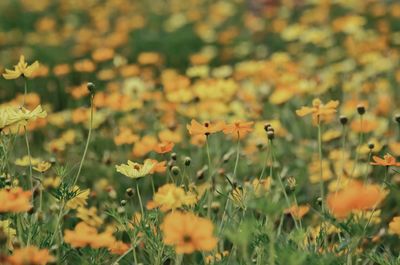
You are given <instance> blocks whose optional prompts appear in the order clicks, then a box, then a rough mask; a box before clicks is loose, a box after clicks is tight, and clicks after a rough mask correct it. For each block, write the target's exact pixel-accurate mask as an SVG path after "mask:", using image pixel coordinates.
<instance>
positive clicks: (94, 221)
mask: <svg viewBox="0 0 400 265" xmlns="http://www.w3.org/2000/svg"><path fill="white" fill-rule="evenodd" d="M77 211H78V213H77V215H76V216H77V217H78V218H80V219H81V220H82V221H84V222H85V223H86V224H88V225H90V226H93V227H99V226H100V225H102V224H103V220H102V219H101V218H100V217H99V216H98V215H97V209H96V207H90V208H84V207H79V208H78V210H77Z"/></svg>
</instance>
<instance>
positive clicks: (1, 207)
mask: <svg viewBox="0 0 400 265" xmlns="http://www.w3.org/2000/svg"><path fill="white" fill-rule="evenodd" d="M31 196H32V193H31V192H30V191H24V190H22V188H20V187H17V188H12V189H1V190H0V202H2V203H1V204H0V213H7V212H12V213H19V212H27V211H29V210H30V209H31V208H32V205H31V203H30V199H31Z"/></svg>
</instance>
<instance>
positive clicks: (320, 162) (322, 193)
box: [318, 121, 325, 212]
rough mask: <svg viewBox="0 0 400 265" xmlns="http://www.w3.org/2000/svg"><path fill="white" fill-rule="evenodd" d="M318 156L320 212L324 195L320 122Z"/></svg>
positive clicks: (323, 203) (323, 202)
mask: <svg viewBox="0 0 400 265" xmlns="http://www.w3.org/2000/svg"><path fill="white" fill-rule="evenodd" d="M318 155H319V189H320V196H321V208H322V212H324V211H325V198H324V197H325V195H324V180H323V168H322V133H321V122H320V121H318Z"/></svg>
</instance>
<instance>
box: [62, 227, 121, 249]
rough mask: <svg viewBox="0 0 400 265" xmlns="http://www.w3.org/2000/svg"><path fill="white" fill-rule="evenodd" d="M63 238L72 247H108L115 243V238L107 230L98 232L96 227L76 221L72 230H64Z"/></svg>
mask: <svg viewBox="0 0 400 265" xmlns="http://www.w3.org/2000/svg"><path fill="white" fill-rule="evenodd" d="M64 240H65V242H66V243H68V244H70V245H71V246H72V247H74V248H81V247H86V246H90V247H91V248H94V249H96V248H109V247H112V246H113V245H114V244H115V238H114V237H113V235H112V234H111V233H110V232H109V231H106V232H103V233H98V232H97V229H96V228H94V227H91V226H89V225H87V224H86V223H84V222H80V223H78V224H77V225H76V226H75V229H74V230H65V231H64Z"/></svg>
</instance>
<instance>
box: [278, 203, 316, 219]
mask: <svg viewBox="0 0 400 265" xmlns="http://www.w3.org/2000/svg"><path fill="white" fill-rule="evenodd" d="M309 211H310V206H309V205H299V206H297V205H293V206H292V207H290V208H288V209H285V211H284V212H285V213H286V214H291V215H292V216H293V217H294V218H296V219H302V218H303V216H304V215H306V214H307V213H308V212H309Z"/></svg>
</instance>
